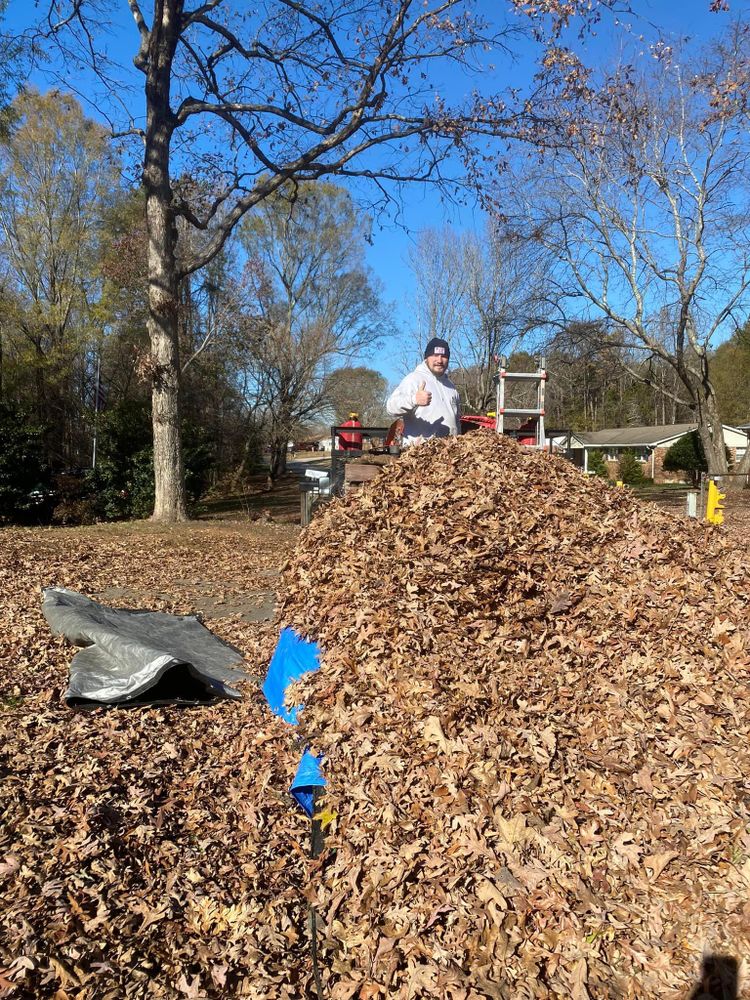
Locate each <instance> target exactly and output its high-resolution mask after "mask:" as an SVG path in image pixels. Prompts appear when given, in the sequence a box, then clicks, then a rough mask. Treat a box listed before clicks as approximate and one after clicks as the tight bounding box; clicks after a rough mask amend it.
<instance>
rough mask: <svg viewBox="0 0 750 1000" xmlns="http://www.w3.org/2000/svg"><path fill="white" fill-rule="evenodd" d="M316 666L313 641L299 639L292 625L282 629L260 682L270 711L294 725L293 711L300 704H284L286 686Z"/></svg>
mask: <svg viewBox="0 0 750 1000" xmlns="http://www.w3.org/2000/svg"><path fill="white" fill-rule="evenodd" d="M319 668H320V650H319V649H318V645H317V643H315V642H306V641H305V640H304V639H300V637H299V636H298V635H297V633H296V632H295V631H294V629H291V628H285V629H282V630H281V635H280V636H279V641H278V643H277V644H276V649H275V650H274V654H273V656H272V657H271V662H270V663H269V664H268V673H267V674H266V679H265V681H264V682H263V694H264V695H265V696H266V701H267V702H268V704H269V705H270V706H271V711H272V712H274V713H275V714H276V715H279V716H281V718H282V719H283V720H284V721H285V722H290V723H291V724H292V725H293V726H296V725H297V713H298V712H299V710H300V708H301V707H302V706H301V705H298V706H297V707H296V708H290V709H287V708H285V707H284V697H285V695H286V689H287V688H288V687H289V685H290V684H291V683H292V681H296V680H298V679H299V678H300V677H301V676H302V675H303V674H307V673H310V672H311V671H315V670H318V669H319Z"/></svg>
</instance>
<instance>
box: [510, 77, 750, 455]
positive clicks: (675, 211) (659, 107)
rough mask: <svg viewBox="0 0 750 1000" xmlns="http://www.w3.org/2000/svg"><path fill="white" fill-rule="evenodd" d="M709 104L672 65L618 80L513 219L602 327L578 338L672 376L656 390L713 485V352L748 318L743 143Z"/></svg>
mask: <svg viewBox="0 0 750 1000" xmlns="http://www.w3.org/2000/svg"><path fill="white" fill-rule="evenodd" d="M709 99H710V95H709V93H708V91H707V89H706V88H705V87H704V86H703V84H702V82H701V80H700V78H698V77H693V76H691V77H689V78H688V79H686V78H685V75H684V72H683V70H682V69H681V66H680V65H679V64H678V62H677V60H676V59H675V60H674V61H671V62H668V63H666V64H662V65H659V66H658V67H656V68H654V69H649V70H647V71H643V72H639V73H638V74H636V73H635V72H634V71H632V70H623V71H619V72H618V73H616V74H615V75H614V77H613V78H612V79H611V80H610V81H609V82H608V85H607V86H606V87H605V88H603V90H602V92H601V94H600V100H599V103H598V104H597V105H596V108H597V109H598V112H599V113H598V116H594V120H593V121H591V122H590V124H589V127H587V128H575V127H571V128H569V130H568V134H567V135H566V136H565V137H564V139H562V140H561V141H560V145H559V147H558V148H557V149H556V150H555V151H554V152H552V153H550V154H549V155H547V156H545V157H544V158H543V159H542V160H541V162H540V165H539V167H538V169H537V170H536V172H535V173H534V176H533V179H532V183H531V185H530V186H529V187H527V188H526V198H525V200H524V202H523V205H522V208H523V216H524V223H523V226H524V228H525V229H526V230H527V231H528V230H529V228H530V229H531V232H532V233H533V235H534V236H535V238H537V239H538V240H539V241H540V242H541V243H542V244H543V245H545V246H546V247H547V248H549V249H550V251H552V252H554V253H555V254H556V255H557V257H558V260H559V261H560V263H561V264H562V265H563V269H564V270H563V274H564V278H565V281H566V282H569V283H568V284H567V286H566V288H565V290H564V291H567V292H568V293H569V292H570V291H571V285H572V289H573V291H574V293H575V294H576V296H578V297H579V299H580V298H582V299H583V300H584V302H586V303H587V304H588V307H589V312H588V315H589V317H590V318H592V319H597V318H602V319H604V320H605V321H606V322H605V323H604V324H596V323H593V324H588V325H584V326H582V327H581V329H588V330H589V331H591V332H592V333H593V334H594V335H595V338H596V343H595V347H596V349H597V350H598V351H599V352H602V351H604V352H606V351H607V350H610V351H611V353H612V358H613V360H614V361H616V362H617V363H618V364H621V365H625V366H626V367H627V368H628V370H629V372H630V374H631V375H632V376H633V377H634V378H636V379H638V380H640V381H644V382H650V381H651V380H650V376H649V373H648V365H647V364H644V362H648V360H649V359H653V360H654V362H655V363H656V365H657V367H659V366H661V367H663V366H668V367H670V368H671V369H672V370H673V371H674V372H675V374H676V376H677V379H678V382H677V386H676V391H675V387H673V386H670V384H669V382H668V381H666V380H663V379H662V380H661V381H660V384H659V386H658V388H659V389H660V391H662V392H663V393H665V394H667V395H668V396H670V397H671V398H673V399H674V401H675V403H676V404H678V405H680V406H686V407H689V409H690V412H692V414H693V415H694V419H695V421H696V422H697V424H698V430H699V433H700V436H701V441H702V443H703V447H704V450H705V453H706V457H707V461H708V465H709V469H710V471H711V472H712V473H717V474H720V473H725V472H726V471H727V460H726V453H725V449H724V445H723V435H722V427H721V417H720V414H719V408H718V405H717V400H716V393H715V391H714V387H713V384H712V381H711V374H710V356H711V345H712V343H713V342H714V341H715V340H717V339H719V338H720V336H721V335H722V333H724V334H725V333H726V332H727V331H731V329H733V328H734V327H735V326H736V324H737V323H738V322H740V321H741V320H742V319H743V318H744V316H745V315H746V310H747V306H748V299H749V295H748V293H749V291H750V199H749V198H748V189H747V168H748V164H749V157H750V145H749V144H748V141H747V134H746V132H745V131H744V129H743V128H742V127H741V126H740V123H739V120H738V119H737V118H736V117H735V118H730V117H726V118H721V119H714V120H711V119H710V107H709ZM569 124H570V123H569ZM529 219H530V220H531V223H530V224H529V222H528V220H529ZM561 294H564V292H561ZM602 331H604V333H603V335H602ZM629 359H636V360H635V363H629ZM652 384H653V383H652Z"/></svg>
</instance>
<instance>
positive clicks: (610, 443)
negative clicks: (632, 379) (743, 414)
mask: <svg viewBox="0 0 750 1000" xmlns="http://www.w3.org/2000/svg"><path fill="white" fill-rule="evenodd" d="M697 426H698V425H697V424H660V425H658V426H656V427H609V428H606V429H605V430H603V431H581V432H580V433H579V432H577V431H574V432H573V434H572V435H571V437H572V438H573V439H575V440H576V441H578V442H580V445H582V446H583V447H584V448H607V447H612V448H655V447H656V446H657V445H660V444H666V442H667V441H674V440H676V439H677V438H681V437H682V436H683V435H684V434H687V433H689V432H690V431H694V430H695V429H696V428H697ZM722 427H723V428H724V442H725V443H728V444H731V445H732V447H734V446H735V445H734V444H732V438H731V435H732V434H735V435H737V434H738V435H739V436H740V439H741V440H744V439H745V437H746V434H747V432H746V431H745V430H744V429H738V428H737V427H730V426H729V424H722ZM727 434H729V438H728V437H727ZM736 445H737V447H739V442H736Z"/></svg>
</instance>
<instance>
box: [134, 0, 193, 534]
mask: <svg viewBox="0 0 750 1000" xmlns="http://www.w3.org/2000/svg"><path fill="white" fill-rule="evenodd" d="M182 7H183V0H155V3H154V20H153V26H152V29H151V36H150V42H149V52H148V71H147V79H146V108H147V125H146V156H145V164H144V169H143V186H144V189H145V192H146V220H147V227H148V334H149V339H150V342H151V366H152V373H151V374H152V395H151V399H152V419H153V431H154V485H155V502H154V513H153V520H155V521H165V522H173V521H184V520H185V519H186V518H187V505H186V500H185V476H184V470H183V460H182V442H181V439H180V357H179V338H178V308H177V302H178V300H177V283H178V282H177V263H176V259H175V250H176V243H177V228H176V224H175V218H174V212H173V209H172V187H171V181H170V176H169V146H170V142H171V140H172V134H173V131H174V118H173V115H172V111H171V108H170V103H169V102H170V81H171V74H172V60H173V58H174V53H175V48H176V45H177V39H178V37H179V31H180V19H181V17H182Z"/></svg>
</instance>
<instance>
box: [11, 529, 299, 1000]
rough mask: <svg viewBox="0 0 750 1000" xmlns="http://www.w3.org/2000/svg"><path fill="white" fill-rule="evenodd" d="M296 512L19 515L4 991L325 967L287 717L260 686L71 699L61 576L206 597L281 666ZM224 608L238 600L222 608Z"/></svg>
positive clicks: (228, 988) (256, 669) (126, 592)
mask: <svg viewBox="0 0 750 1000" xmlns="http://www.w3.org/2000/svg"><path fill="white" fill-rule="evenodd" d="M296 535H297V531H296V529H294V528H291V527H288V526H281V525H275V524H263V525H245V526H242V525H236V526H231V525H221V524H219V525H195V524H193V525H188V526H180V527H178V528H174V529H171V530H170V529H158V528H156V527H153V526H150V525H147V524H143V525H137V526H113V527H111V528H82V529H56V530H19V529H4V530H2V531H0V586H1V587H2V592H3V595H4V602H3V603H4V607H3V616H2V625H1V626H0V627H1V629H2V632H1V633H0V996H3V997H5V996H8V997H24V998H29V1000H31V998H36V997H54V998H55V1000H66V998H70V1000H73V998H81V1000H84V998H86V1000H88V998H91V1000H94V998H96V1000H103V998H108V1000H109V998H111V1000H115V998H124V997H185V996H187V997H225V996H247V997H258V998H260V997H263V998H266V997H267V998H276V997H298V996H301V995H304V992H305V988H306V987H305V978H306V977H307V976H309V968H308V966H309V962H308V960H307V955H308V946H307V939H306V931H305V920H306V904H305V899H304V889H305V886H306V884H307V883H308V881H309V880H308V878H307V876H306V873H305V866H306V864H307V861H306V852H307V846H308V844H307V840H308V823H307V822H306V821H304V820H303V819H302V817H300V816H299V814H298V813H297V812H295V810H294V809H292V808H291V807H290V803H289V800H288V797H287V795H286V789H287V788H288V786H289V783H290V780H291V777H292V774H293V771H294V767H295V766H296V760H295V752H294V751H295V748H294V746H293V744H291V743H290V740H289V734H288V730H287V727H285V726H284V725H283V724H281V723H276V722H274V720H273V718H272V716H271V715H270V713H269V712H268V710H267V708H266V707H265V704H264V702H263V700H262V696H261V695H260V693H259V692H258V690H257V687H256V686H255V685H254V684H252V683H248V685H247V687H246V698H245V699H244V700H243V701H242V702H241V703H235V702H231V703H230V702H225V703H222V704H218V705H216V706H213V707H208V708H206V707H202V708H198V709H178V708H156V709H132V710H111V711H105V710H96V711H93V712H72V711H71V710H70V709H68V708H66V707H65V706H64V704H63V703H62V701H61V695H62V693H63V691H64V689H65V686H66V683H67V673H68V664H69V662H70V659H71V657H72V655H73V652H74V650H73V649H72V648H71V647H69V646H68V645H67V644H66V643H65V641H64V640H62V639H56V638H53V637H52V636H51V635H50V631H49V628H48V626H47V624H46V622H45V621H44V619H43V618H42V615H41V599H40V589H41V587H42V586H48V585H52V584H55V585H62V586H66V587H70V588H72V589H74V590H78V591H80V592H82V593H85V594H88V595H90V596H93V597H95V598H96V597H101V596H102V595H106V594H112V593H117V592H121V594H122V595H123V599H121V600H119V601H111V603H113V604H119V605H121V606H130V607H133V606H135V607H150V608H154V609H159V610H164V611H170V612H175V613H187V612H192V611H196V610H198V611H201V610H203V611H204V612H205V611H206V606H207V605H208V607H209V610H211V612H212V614H211V619H210V620H208V621H207V624H208V625H209V627H211V629H212V630H213V631H214V632H215V633H216V634H217V635H219V636H221V638H223V639H225V640H227V641H229V642H232V643H234V644H235V645H237V646H238V647H239V648H240V649H241V650H242V651H243V652H244V653H245V656H246V658H247V661H248V665H249V668H250V671H251V672H253V673H256V674H261V673H263V671H264V670H265V667H266V665H267V662H268V659H269V656H270V653H271V651H272V649H273V646H274V644H275V641H276V637H277V628H276V627H275V626H273V625H272V624H271V623H267V622H254V621H252V620H251V619H252V618H253V617H255V615H254V608H255V606H256V605H257V603H258V600H261V601H264V600H266V595H267V590H268V587H269V581H270V582H271V583H273V582H275V575H276V574H277V572H278V567H279V565H280V563H281V562H282V561H283V559H284V557H285V555H286V554H287V553H288V551H289V549H290V547H291V545H292V544H293V543H294V541H295V539H296ZM219 616H220V617H219Z"/></svg>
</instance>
